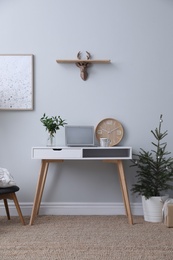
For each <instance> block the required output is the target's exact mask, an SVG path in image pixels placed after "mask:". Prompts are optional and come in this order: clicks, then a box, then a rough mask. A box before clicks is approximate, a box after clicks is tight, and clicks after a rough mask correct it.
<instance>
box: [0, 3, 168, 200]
mask: <svg viewBox="0 0 173 260" xmlns="http://www.w3.org/2000/svg"><path fill="white" fill-rule="evenodd" d="M0 32H1V40H0V53H1V54H33V55H34V110H33V111H0V122H1V126H0V144H1V149H0V165H1V167H5V168H8V170H9V171H10V172H11V174H12V175H13V176H14V178H15V180H16V182H17V184H18V185H19V186H20V188H21V190H20V192H19V193H18V197H19V201H20V202H21V203H26V204H27V203H31V202H33V199H34V192H35V187H36V182H37V176H38V171H39V167H40V161H39V160H31V147H32V146H39V145H45V144H46V138H47V135H46V132H45V129H44V127H43V126H42V124H41V122H40V118H41V116H42V115H43V113H44V112H46V114H47V115H49V116H52V115H60V116H61V117H62V118H64V119H66V120H67V122H68V124H88V125H94V126H96V125H97V123H98V122H99V121H100V120H102V119H104V118H106V117H113V118H116V119H118V120H119V121H120V122H121V123H122V125H123V126H124V130H125V134H124V138H123V140H122V142H121V143H120V145H124V146H132V147H133V150H134V151H136V150H138V149H139V148H140V147H143V148H146V149H150V147H151V144H150V143H151V141H152V135H151V133H150V130H151V129H154V128H155V127H156V126H157V125H158V122H159V116H160V114H161V113H162V114H163V119H164V128H165V130H168V133H169V135H168V137H167V141H168V150H169V151H171V152H173V138H172V133H173V124H172V120H173V117H172V96H173V87H172V85H173V51H172V46H173V1H171V0H152V1H151V0H131V1H129V0H121V1H118V0H107V1H104V0H92V1H87V2H86V1H84V0H73V1H70V0H56V1H55V0H49V1H45V0H37V1H35V0H28V1H27V0H16V1H14V0H1V1H0ZM86 50H87V51H89V52H90V53H91V54H92V55H93V58H95V59H111V61H112V63H111V64H110V65H93V66H92V67H91V68H90V69H89V79H88V80H87V81H86V82H84V81H82V80H81V78H80V76H79V69H78V68H77V67H76V66H75V65H72V64H70V65H64V64H57V63H56V59H74V58H75V57H76V54H77V52H78V51H82V52H85V51H86ZM56 137H57V144H58V145H64V129H63V128H62V129H61V130H60V131H59V132H58V133H57V136H56ZM124 165H125V170H126V175H127V182H128V187H129V190H130V188H131V185H132V183H133V182H134V175H135V173H134V172H133V171H132V169H131V168H129V162H127V161H126V162H125V163H124ZM51 171H52V173H51V174H49V175H48V180H47V184H46V187H45V193H44V196H43V201H44V202H62V203H65V202H69V203H70V202H81V203H82V202H93V203H94V202H96V203H97V202H98V203H102V202H103V203H106V202H108V203H111V202H115V203H119V202H122V197H121V192H120V187H119V180H118V176H117V175H116V174H115V168H114V166H113V165H109V164H103V163H101V162H74V161H73V162H68V161H67V162H64V163H63V165H60V166H57V165H51ZM130 199H131V202H132V203H135V202H140V198H136V196H134V195H132V194H131V193H130Z"/></svg>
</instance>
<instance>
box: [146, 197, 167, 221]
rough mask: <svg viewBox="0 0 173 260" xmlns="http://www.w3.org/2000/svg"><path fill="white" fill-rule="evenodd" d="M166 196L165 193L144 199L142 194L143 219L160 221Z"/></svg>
mask: <svg viewBox="0 0 173 260" xmlns="http://www.w3.org/2000/svg"><path fill="white" fill-rule="evenodd" d="M168 197H169V196H168V195H165V196H161V197H151V198H149V199H146V198H145V197H144V196H142V206H143V212H144V220H145V221H149V222H162V208H163V204H164V202H165V200H167V199H168Z"/></svg>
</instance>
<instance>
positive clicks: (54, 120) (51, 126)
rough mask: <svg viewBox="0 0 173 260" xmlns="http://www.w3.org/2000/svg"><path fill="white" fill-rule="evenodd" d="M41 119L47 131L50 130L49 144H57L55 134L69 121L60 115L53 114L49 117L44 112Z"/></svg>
mask: <svg viewBox="0 0 173 260" xmlns="http://www.w3.org/2000/svg"><path fill="white" fill-rule="evenodd" d="M40 121H41V122H42V123H43V125H44V126H45V127H46V131H48V140H47V145H48V146H53V145H55V134H56V131H57V130H59V129H60V127H61V126H62V127H63V126H64V125H66V124H67V123H66V122H65V120H63V119H62V118H61V117H60V116H58V117H57V116H52V117H48V116H46V114H45V113H44V114H43V116H42V117H41V119H40Z"/></svg>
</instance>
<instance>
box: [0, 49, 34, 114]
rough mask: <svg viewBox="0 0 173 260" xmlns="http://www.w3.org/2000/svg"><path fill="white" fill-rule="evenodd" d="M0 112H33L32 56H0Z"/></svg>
mask: <svg viewBox="0 0 173 260" xmlns="http://www.w3.org/2000/svg"><path fill="white" fill-rule="evenodd" d="M0 110H33V55H32V54H26V55H21V54H17V55H16V54H12V55H11V54H3V55H2V54H0Z"/></svg>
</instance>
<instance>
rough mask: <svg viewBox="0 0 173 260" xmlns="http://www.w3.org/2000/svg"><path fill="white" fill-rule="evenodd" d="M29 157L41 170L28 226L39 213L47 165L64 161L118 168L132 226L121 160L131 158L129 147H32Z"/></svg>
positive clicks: (127, 213)
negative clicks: (101, 164)
mask: <svg viewBox="0 0 173 260" xmlns="http://www.w3.org/2000/svg"><path fill="white" fill-rule="evenodd" d="M31 157H32V159H40V160H41V168H40V173H39V178H38V183H37V187H36V193H35V199H34V203H33V208H32V213H31V218H30V225H32V224H33V223H34V219H35V217H36V216H37V215H38V213H39V208H40V203H41V199H42V195H43V190H44V185H45V181H46V176H47V172H48V167H49V163H54V162H56V163H60V162H63V161H64V160H76V161H77V160H101V161H103V162H108V163H114V164H116V165H117V167H118V174H119V178H120V185H121V190H122V196H123V201H124V206H125V211H126V215H127V217H128V221H129V223H130V224H133V219H132V214H131V208H130V202H129V196H128V190H127V185H126V178H125V174H124V169H123V163H122V161H123V160H129V159H131V158H132V148H131V147H121V146H117V147H33V148H32V155H31Z"/></svg>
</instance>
